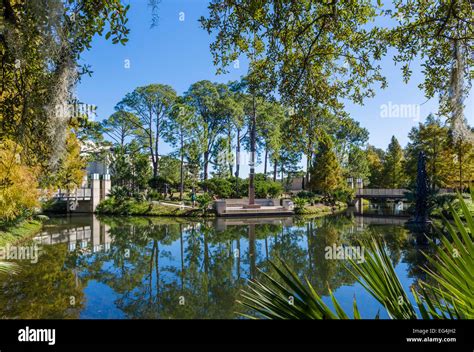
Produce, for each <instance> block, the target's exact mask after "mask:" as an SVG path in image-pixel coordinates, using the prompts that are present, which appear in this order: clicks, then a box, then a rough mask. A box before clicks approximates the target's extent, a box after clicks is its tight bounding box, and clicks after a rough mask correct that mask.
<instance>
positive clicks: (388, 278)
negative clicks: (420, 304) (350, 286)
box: [346, 239, 417, 319]
mask: <svg viewBox="0 0 474 352" xmlns="http://www.w3.org/2000/svg"><path fill="white" fill-rule="evenodd" d="M359 243H360V245H361V246H362V248H364V249H366V255H365V260H364V261H363V262H362V263H360V264H359V263H356V262H355V261H354V260H353V259H349V262H350V263H351V264H352V267H351V268H348V267H346V269H347V270H348V271H349V272H350V273H351V274H352V275H353V276H354V278H355V279H356V280H357V281H358V282H359V283H360V284H361V285H362V286H363V287H364V288H365V289H366V290H367V291H368V292H369V293H370V294H371V295H372V296H373V297H374V298H375V299H376V300H377V301H379V303H380V304H381V305H382V306H384V307H385V309H386V310H387V313H388V314H389V316H390V317H392V318H395V319H416V317H417V315H416V311H415V309H414V307H413V305H412V304H411V303H410V301H409V299H408V296H407V294H406V292H405V290H404V289H403V287H402V284H401V283H400V280H398V277H397V274H396V273H395V269H394V268H393V265H392V262H391V260H390V257H389V256H388V253H387V251H386V250H385V248H384V245H383V244H382V242H380V241H378V240H376V239H372V240H371V241H368V240H367V241H361V242H359Z"/></svg>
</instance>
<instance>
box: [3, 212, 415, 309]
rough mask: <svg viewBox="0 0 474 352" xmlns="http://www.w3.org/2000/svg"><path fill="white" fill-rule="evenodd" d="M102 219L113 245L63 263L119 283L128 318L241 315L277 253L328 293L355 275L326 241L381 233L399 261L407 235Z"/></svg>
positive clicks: (309, 226)
mask: <svg viewBox="0 0 474 352" xmlns="http://www.w3.org/2000/svg"><path fill="white" fill-rule="evenodd" d="M101 221H102V222H104V223H106V224H107V225H109V226H110V230H109V236H110V238H111V239H112V240H113V242H112V245H111V246H110V250H108V251H106V252H96V253H93V254H91V255H88V256H84V255H82V250H81V249H78V250H76V251H74V252H72V253H69V255H66V253H65V254H64V255H63V257H62V260H63V264H64V267H65V268H74V269H75V270H76V271H77V272H79V277H80V279H81V280H80V281H81V282H86V281H87V280H90V279H94V280H97V281H98V282H100V283H103V284H105V285H107V286H109V287H110V288H111V289H113V290H114V291H115V292H116V294H117V298H116V299H115V301H114V303H115V305H116V306H117V307H118V308H119V309H121V310H122V311H123V312H124V313H125V314H126V315H127V316H128V317H129V318H234V317H235V311H241V310H242V307H240V306H238V305H237V303H236V302H235V301H236V299H238V298H239V291H240V289H241V288H242V287H243V286H245V285H246V279H249V278H254V277H256V276H258V273H257V268H259V269H261V270H263V271H265V272H267V273H269V274H270V275H272V276H273V275H274V274H275V273H274V271H273V269H272V268H271V267H270V266H269V265H268V262H267V259H271V260H273V261H275V260H276V258H277V257H278V258H281V259H283V260H284V261H285V262H286V263H287V264H288V265H290V267H292V268H293V269H294V270H295V271H296V272H297V274H298V275H300V276H301V277H303V276H306V277H308V278H309V280H310V281H311V283H312V284H313V285H314V287H315V288H316V289H317V290H318V293H319V294H321V295H327V293H328V287H330V288H331V289H332V290H336V289H337V288H338V287H340V286H341V285H350V284H352V283H353V282H354V279H353V278H352V276H350V274H349V273H348V272H347V271H346V270H345V269H344V267H343V266H344V263H345V261H344V260H328V259H326V258H325V254H326V247H331V246H332V245H333V244H336V246H337V245H340V244H344V245H356V244H357V239H359V238H361V237H363V236H380V237H381V238H384V240H385V241H386V243H387V246H388V248H389V250H390V254H391V258H392V260H394V261H395V262H396V263H398V262H399V261H400V256H401V253H403V252H401V249H404V246H405V245H406V242H407V241H406V238H407V233H406V230H404V229H402V228H399V227H393V229H391V228H389V227H388V226H384V227H380V228H377V227H376V226H372V227H369V228H368V229H369V230H368V231H366V232H355V233H354V222H353V219H351V218H350V217H344V216H335V217H332V216H330V217H324V218H315V219H306V220H304V221H301V222H299V221H298V220H296V222H295V225H293V226H284V224H283V222H280V221H273V220H272V222H270V223H258V221H251V223H253V225H249V224H245V223H244V224H242V225H230V224H229V223H228V224H227V225H226V224H224V226H220V227H217V226H215V224H214V222H213V221H203V222H198V221H175V219H163V218H134V217H130V218H103V219H101ZM265 222H268V220H265ZM230 223H234V222H230ZM221 225H222V224H221ZM407 258H408V260H411V259H410V257H409V256H407ZM55 259H58V258H55ZM7 304H9V303H7ZM58 307H59V308H58V311H60V309H61V308H60V307H61V306H58Z"/></svg>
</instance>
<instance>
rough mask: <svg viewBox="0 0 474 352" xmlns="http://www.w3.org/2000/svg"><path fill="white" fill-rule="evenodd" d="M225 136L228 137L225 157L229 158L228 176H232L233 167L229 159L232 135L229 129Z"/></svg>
mask: <svg viewBox="0 0 474 352" xmlns="http://www.w3.org/2000/svg"><path fill="white" fill-rule="evenodd" d="M227 138H228V141H229V146H228V148H227V152H228V154H227V158H228V159H229V160H228V163H229V176H232V175H233V174H234V167H233V165H232V164H233V162H232V160H230V156H231V155H232V136H231V134H230V131H229V132H228V134H227Z"/></svg>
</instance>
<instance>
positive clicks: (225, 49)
mask: <svg viewBox="0 0 474 352" xmlns="http://www.w3.org/2000/svg"><path fill="white" fill-rule="evenodd" d="M208 7H209V15H208V16H207V17H206V18H204V17H201V19H200V22H201V25H202V27H203V28H204V29H206V30H207V31H208V32H209V33H214V34H215V36H214V42H213V43H212V44H211V46H210V47H211V52H212V54H213V57H214V63H215V64H216V65H218V66H219V67H218V72H222V71H225V69H226V68H227V67H228V66H229V65H230V64H231V63H232V62H233V61H234V60H235V59H237V58H238V57H239V55H242V54H243V55H246V56H247V57H248V58H249V59H251V60H252V64H251V73H252V76H254V77H253V78H252V79H251V80H252V81H253V82H256V84H257V86H258V90H259V91H263V92H267V91H274V90H275V87H277V89H278V93H279V94H280V95H281V97H282V100H283V101H284V102H285V103H286V102H288V103H296V102H298V103H303V102H308V101H318V102H321V103H322V104H323V105H331V106H334V105H337V104H335V101H334V100H332V99H331V98H332V97H334V95H344V96H347V97H349V98H351V99H353V100H354V101H356V102H361V101H362V100H363V99H364V97H367V96H372V95H373V90H372V89H371V88H370V87H371V85H372V84H373V83H376V82H377V83H381V85H382V86H385V80H384V78H383V77H382V76H381V74H380V67H377V64H376V60H379V59H380V58H381V56H382V54H384V53H385V50H386V49H385V43H383V42H380V41H378V40H377V38H378V37H379V32H380V30H379V28H377V27H375V28H371V29H369V30H367V27H366V24H367V23H368V22H369V21H371V20H372V19H374V18H375V16H376V13H377V9H378V7H379V6H377V4H376V3H374V2H373V1H349V2H346V1H343V2H324V1H323V2H320V1H299V2H295V3H292V4H284V3H281V2H278V1H265V2H262V1H247V2H238V3H235V2H232V1H225V2H223V3H222V2H221V1H218V0H213V1H211V3H210V4H209V6H208ZM229 13H230V14H232V16H228V15H227V14H229ZM329 24H331V25H329ZM301 43H307V45H301ZM320 48H325V50H323V51H321V50H320ZM374 59H375V60H374ZM342 60H346V62H347V64H348V65H347V66H346V67H344V66H343V65H340V64H339V65H338V64H337V63H338V62H340V61H342ZM331 77H338V79H337V80H336V79H333V80H331V79H330V78H331ZM341 77H344V78H345V79H340V78H341Z"/></svg>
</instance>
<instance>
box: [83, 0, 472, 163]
mask: <svg viewBox="0 0 474 352" xmlns="http://www.w3.org/2000/svg"><path fill="white" fill-rule="evenodd" d="M124 3H130V5H131V8H130V11H129V22H128V26H129V28H130V30H131V32H130V36H129V42H128V43H127V45H125V46H122V45H113V44H112V43H111V42H110V41H106V40H105V39H104V38H103V37H99V36H96V37H95V38H94V40H93V43H92V49H91V50H90V51H88V52H86V53H84V55H83V57H82V63H86V64H88V65H91V68H92V70H93V71H94V73H93V74H92V77H83V78H82V80H81V82H80V83H79V85H78V87H77V95H78V98H79V99H80V100H81V101H82V102H85V103H88V104H93V105H96V106H97V107H98V108H97V119H98V120H102V119H103V118H107V117H108V116H109V115H110V114H112V113H113V111H114V106H115V104H116V103H117V102H118V101H120V100H121V99H122V98H123V96H124V95H125V94H126V93H128V92H131V91H133V89H134V88H136V87H138V86H141V85H146V84H150V83H163V84H169V85H171V86H172V87H173V88H174V89H175V90H176V91H177V92H178V94H182V93H183V92H185V91H186V90H187V89H188V87H189V86H190V85H191V84H192V83H194V82H196V81H199V80H204V79H207V80H211V81H215V82H224V83H225V82H228V81H229V80H236V79H239V77H241V76H242V75H244V74H245V73H246V70H247V66H246V60H244V59H243V60H241V61H240V68H238V69H236V68H233V67H231V68H230V72H229V73H228V74H226V75H219V76H217V75H216V74H215V72H216V70H215V67H214V66H213V63H212V56H211V53H210V50H209V44H210V43H211V41H212V37H211V36H210V35H208V34H207V32H206V31H204V30H203V29H201V28H200V25H199V22H198V19H199V17H201V16H203V15H204V16H205V15H206V14H207V4H208V1H206V0H162V1H161V3H160V4H159V11H158V12H159V22H158V26H157V27H154V28H151V20H152V12H151V9H150V8H149V7H148V0H125V1H124ZM183 14H184V21H181V20H180V16H181V17H182V15H183ZM392 54H393V51H392V52H389V55H387V57H385V58H384V59H383V61H382V62H381V66H382V69H383V74H384V75H385V76H386V77H387V80H388V88H386V89H385V90H379V91H377V94H376V97H375V98H373V99H369V100H366V102H365V104H364V106H359V105H355V104H352V103H350V102H347V103H346V108H347V109H346V110H347V111H348V112H349V113H350V114H351V116H352V118H354V119H355V120H357V121H359V122H360V124H361V125H362V126H363V127H365V128H367V129H368V131H369V132H370V139H369V143H370V144H373V145H375V146H377V147H380V148H383V149H385V148H386V147H387V145H388V143H389V141H390V138H391V136H392V135H395V136H396V137H397V138H398V140H399V141H400V143H401V144H402V146H405V145H406V144H407V142H408V137H407V135H408V132H409V131H410V129H411V128H412V127H413V126H416V125H417V124H418V122H417V118H416V115H412V116H408V117H398V118H394V117H388V118H383V117H381V111H382V110H383V109H384V108H385V107H389V106H392V107H393V106H394V105H396V104H422V105H421V106H420V110H419V116H420V119H421V121H423V120H424V118H425V117H426V116H427V115H428V114H429V113H430V112H433V113H434V112H436V110H437V99H436V98H435V99H431V100H430V101H426V98H425V97H424V95H423V92H421V91H420V90H419V89H418V87H417V85H418V84H419V83H420V82H421V81H422V78H423V75H422V73H421V72H420V68H419V66H417V65H414V66H412V68H413V77H412V79H411V81H410V82H409V83H408V84H405V83H403V82H402V78H401V74H400V68H399V67H398V66H395V65H394V63H393V61H392ZM126 60H129V61H127V62H129V63H130V68H126V67H125V66H126V65H125V63H126ZM472 96H473V94H472V93H471V96H470V98H469V99H468V100H467V101H466V109H465V115H466V117H467V118H468V122H469V124H470V125H473V124H474V117H473V116H474V103H473V99H472ZM415 114H416V112H415ZM170 151H171V148H170V147H169V146H166V145H163V147H161V153H167V152H170ZM261 169H262V167H261V166H260V167H258V168H257V171H261ZM243 172H246V170H245V168H244V170H243Z"/></svg>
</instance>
